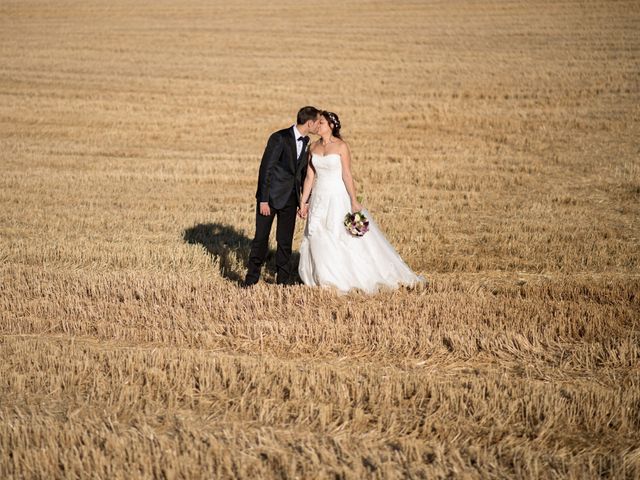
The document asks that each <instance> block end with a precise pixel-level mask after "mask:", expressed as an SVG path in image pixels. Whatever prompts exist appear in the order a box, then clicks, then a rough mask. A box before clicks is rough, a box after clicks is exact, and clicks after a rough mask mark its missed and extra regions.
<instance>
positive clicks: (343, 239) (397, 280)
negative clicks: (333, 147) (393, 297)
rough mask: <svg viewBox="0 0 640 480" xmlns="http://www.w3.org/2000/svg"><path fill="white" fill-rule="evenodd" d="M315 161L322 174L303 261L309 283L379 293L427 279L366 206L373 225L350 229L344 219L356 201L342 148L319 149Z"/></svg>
mask: <svg viewBox="0 0 640 480" xmlns="http://www.w3.org/2000/svg"><path fill="white" fill-rule="evenodd" d="M311 161H312V162H313V166H314V168H315V173H316V178H315V183H314V185H313V190H312V193H311V201H310V204H309V214H308V218H307V224H306V227H305V230H304V237H303V238H302V243H301V245H300V265H299V267H298V273H299V274H300V278H301V279H302V281H303V282H304V283H305V285H312V286H330V287H331V286H332V287H335V288H337V289H338V290H340V291H341V292H347V291H349V290H351V289H360V290H363V291H365V292H368V293H373V292H376V291H377V290H379V289H380V288H384V287H389V288H396V287H398V286H400V285H407V286H414V285H416V284H418V283H422V282H424V281H425V280H424V278H423V277H421V276H418V275H416V274H415V273H413V271H411V269H410V268H409V267H408V266H407V264H406V263H404V262H403V261H402V258H400V255H398V253H397V252H396V251H395V249H394V248H393V246H392V245H391V244H390V243H389V242H388V241H387V239H386V238H385V236H384V235H383V234H382V232H381V231H380V229H379V228H378V226H377V225H376V224H375V222H374V221H373V219H372V218H371V214H370V213H369V212H367V211H366V210H365V214H366V216H367V218H368V219H369V231H368V232H367V233H365V234H364V236H362V237H355V236H352V235H351V234H350V233H349V232H347V229H346V228H345V226H344V224H343V221H344V217H345V215H346V214H347V213H349V212H350V211H351V201H350V199H349V194H348V193H347V189H346V187H345V185H344V182H343V181H342V163H341V160H340V154H338V153H331V154H329V155H318V154H313V156H312V159H311Z"/></svg>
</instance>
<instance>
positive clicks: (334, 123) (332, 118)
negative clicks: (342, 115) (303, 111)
mask: <svg viewBox="0 0 640 480" xmlns="http://www.w3.org/2000/svg"><path fill="white" fill-rule="evenodd" d="M320 115H322V116H323V117H324V118H325V119H326V120H327V122H329V126H330V127H331V135H333V136H334V137H336V138H342V137H341V136H340V119H339V118H338V115H336V114H335V113H333V112H327V111H326V110H324V111H322V112H321V113H320Z"/></svg>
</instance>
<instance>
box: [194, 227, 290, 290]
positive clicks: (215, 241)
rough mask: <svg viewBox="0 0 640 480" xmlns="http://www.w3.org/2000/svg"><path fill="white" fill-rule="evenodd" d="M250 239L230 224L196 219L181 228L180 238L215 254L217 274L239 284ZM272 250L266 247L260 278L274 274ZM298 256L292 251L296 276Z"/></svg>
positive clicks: (249, 248)
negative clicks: (218, 269) (191, 224)
mask: <svg viewBox="0 0 640 480" xmlns="http://www.w3.org/2000/svg"><path fill="white" fill-rule="evenodd" d="M252 240H253V239H252V238H249V237H247V236H246V235H245V234H244V233H243V232H241V231H239V230H237V229H236V228H234V227H232V226H231V225H225V224H222V223H200V224H198V225H195V226H193V227H191V228H187V229H186V230H185V231H184V241H185V242H187V243H189V244H198V245H202V246H203V247H204V248H205V249H206V250H207V252H208V253H209V255H211V257H212V259H215V258H218V259H219V264H220V274H221V275H222V276H223V277H224V278H226V279H227V280H229V281H231V282H234V283H236V284H241V283H242V281H243V280H244V275H245V273H246V271H247V270H246V269H247V260H248V258H249V251H250V250H251V241H252ZM275 253H276V252H275V250H273V249H271V248H270V249H269V253H267V259H266V261H265V264H264V266H263V269H262V275H263V279H265V280H267V281H273V279H274V277H275V273H276V268H275ZM299 259H300V254H299V253H298V252H293V254H292V255H291V262H292V272H294V276H295V278H296V279H297V272H298V262H299ZM239 262H240V263H241V265H242V271H238V263H239Z"/></svg>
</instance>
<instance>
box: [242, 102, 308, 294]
mask: <svg viewBox="0 0 640 480" xmlns="http://www.w3.org/2000/svg"><path fill="white" fill-rule="evenodd" d="M319 123H320V111H319V110H318V109H317V108H315V107H303V108H301V109H300V111H299V112H298V117H297V119H296V124H295V125H293V126H291V127H289V128H285V129H284V130H279V131H277V132H275V133H273V134H272V135H271V136H270V137H269V141H268V142H267V147H266V148H265V150H264V154H263V155H262V162H261V163H260V173H259V175H258V190H257V192H256V200H257V205H256V236H255V238H254V239H253V242H252V244H251V253H250V254H249V270H248V271H247V276H246V278H245V281H244V284H243V285H244V286H245V287H249V286H251V285H254V284H256V283H258V279H259V278H260V269H261V267H262V264H263V263H264V260H265V258H266V256H267V252H268V250H269V233H270V232H271V225H272V224H273V219H274V218H276V217H278V221H277V225H276V241H277V243H278V250H277V252H276V283H278V284H290V283H291V281H292V279H291V261H290V260H291V246H292V243H293V231H294V228H295V225H296V211H297V208H298V207H299V205H300V195H301V190H302V184H303V182H304V177H305V174H306V171H307V163H308V149H307V147H308V145H309V137H308V136H307V134H309V133H316V132H317V129H318V124H319Z"/></svg>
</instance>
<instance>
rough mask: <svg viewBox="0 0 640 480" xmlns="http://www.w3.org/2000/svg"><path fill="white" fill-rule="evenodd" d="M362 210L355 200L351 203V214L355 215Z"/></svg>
mask: <svg viewBox="0 0 640 480" xmlns="http://www.w3.org/2000/svg"><path fill="white" fill-rule="evenodd" d="M360 210H362V205H360V203H359V202H358V201H357V200H354V201H353V202H351V213H356V212H359V211H360Z"/></svg>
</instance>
